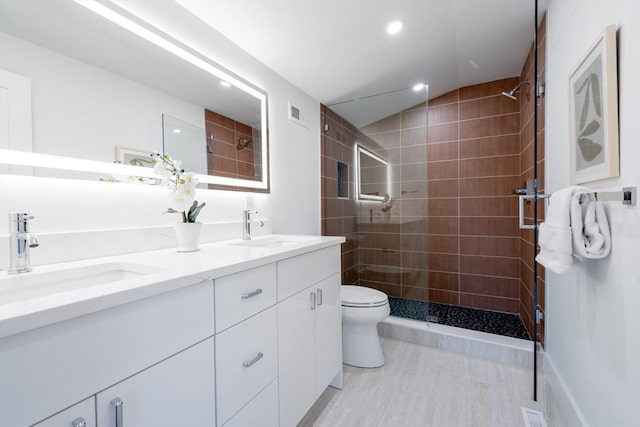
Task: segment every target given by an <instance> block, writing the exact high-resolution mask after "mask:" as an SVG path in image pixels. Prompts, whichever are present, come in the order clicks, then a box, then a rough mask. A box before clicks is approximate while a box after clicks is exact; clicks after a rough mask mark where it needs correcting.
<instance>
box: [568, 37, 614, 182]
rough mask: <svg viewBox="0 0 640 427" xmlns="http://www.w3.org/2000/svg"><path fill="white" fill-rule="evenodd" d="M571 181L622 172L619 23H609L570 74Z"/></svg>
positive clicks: (602, 177)
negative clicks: (617, 34) (619, 130)
mask: <svg viewBox="0 0 640 427" xmlns="http://www.w3.org/2000/svg"><path fill="white" fill-rule="evenodd" d="M569 105H570V112H569V121H570V125H569V128H570V137H569V143H570V146H571V163H572V164H571V182H572V183H574V184H581V183H585V182H590V181H597V180H601V179H606V178H613V177H617V176H619V175H620V157H619V140H618V77H617V54H616V26H615V25H608V26H607V27H605V29H604V31H603V32H602V33H601V34H600V36H599V37H598V39H597V40H596V42H595V43H594V44H593V45H592V46H591V48H590V49H589V50H588V52H587V53H586V55H585V56H584V57H583V58H582V59H580V62H579V63H578V65H577V66H576V67H575V68H574V70H573V71H572V72H571V74H570V76H569Z"/></svg>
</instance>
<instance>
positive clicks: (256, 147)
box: [204, 108, 262, 191]
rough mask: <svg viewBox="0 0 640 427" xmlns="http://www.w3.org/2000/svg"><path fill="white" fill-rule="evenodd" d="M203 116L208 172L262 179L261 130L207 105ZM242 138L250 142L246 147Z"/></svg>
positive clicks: (229, 176)
mask: <svg viewBox="0 0 640 427" xmlns="http://www.w3.org/2000/svg"><path fill="white" fill-rule="evenodd" d="M204 117H205V130H206V133H207V168H208V172H209V175H216V176H223V177H228V178H240V179H247V180H252V181H255V180H260V179H261V178H262V163H261V159H262V140H261V132H260V131H257V130H256V129H253V128H252V127H251V126H249V125H246V124H244V123H241V122H238V121H236V120H233V119H231V118H229V117H227V116H223V115H222V114H219V113H216V112H214V111H210V110H207V109H206V108H205V110H204ZM243 141H248V142H247V143H246V144H243V145H244V148H240V147H241V146H242V145H240V143H241V142H243ZM214 153H215V155H214ZM209 188H221V189H233V190H237V189H240V188H241V187H233V186H225V185H209ZM252 191H260V190H252Z"/></svg>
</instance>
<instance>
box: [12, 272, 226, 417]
mask: <svg viewBox="0 0 640 427" xmlns="http://www.w3.org/2000/svg"><path fill="white" fill-rule="evenodd" d="M213 323H214V318H213V283H212V281H207V282H203V283H201V284H198V285H193V286H188V287H186V288H182V289H178V290H175V291H172V292H166V293H163V294H160V295H156V296H153V297H150V298H145V299H142V300H139V301H135V302H131V303H128V304H124V305H121V306H117V307H114V308H110V309H107V310H102V311H98V312H95V313H91V314H88V315H85V316H81V317H77V318H75V319H71V320H67V321H64V322H59V323H55V324H53V325H50V326H46V327H43V328H38V329H34V330H32V331H29V332H25V333H22V334H17V335H12V336H9V337H6V338H3V339H2V340H0V377H1V378H2V381H0V414H2V417H3V418H2V424H3V425H7V426H23V425H31V424H33V423H35V422H37V421H39V420H42V419H44V418H45V417H47V416H49V415H51V414H54V413H56V412H57V411H59V410H60V409H61V408H66V407H69V406H70V405H73V404H74V403H76V402H79V401H81V400H83V399H86V398H87V396H91V395H92V394H94V393H95V392H96V391H97V390H103V389H105V388H107V387H109V386H111V385H113V384H115V383H116V382H118V381H121V380H123V379H124V378H127V377H129V376H131V375H133V374H135V373H137V372H140V371H142V370H143V369H146V368H147V367H149V366H151V365H153V364H155V363H158V362H159V361H161V360H163V359H165V358H167V357H169V356H171V355H173V354H176V353H178V352H180V351H182V350H184V349H185V348H187V347H189V346H191V345H193V344H195V343H197V342H199V341H202V340H203V339H206V338H208V337H211V336H213V333H214V328H213ZM16 384H20V387H16V386H15V385H16Z"/></svg>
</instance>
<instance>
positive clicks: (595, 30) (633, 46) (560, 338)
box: [545, 0, 640, 427]
mask: <svg viewBox="0 0 640 427" xmlns="http://www.w3.org/2000/svg"><path fill="white" fill-rule="evenodd" d="M639 22H640V2H638V1H635V0H628V1H623V0H617V1H595V0H592V1H583V0H571V1H570V0H554V1H553V2H552V3H551V5H550V8H549V11H548V14H547V25H548V27H547V82H546V105H547V111H546V138H545V139H546V150H547V152H546V153H545V163H546V183H547V184H546V186H547V189H548V191H549V192H553V191H556V190H558V189H561V188H563V187H566V186H568V185H570V177H569V173H570V169H569V165H570V161H569V159H570V157H569V144H568V135H569V99H568V97H569V88H568V78H569V74H570V73H571V72H572V70H573V68H574V67H575V66H576V64H577V63H578V62H579V61H580V59H581V58H582V56H583V55H584V54H585V53H586V52H587V50H588V49H589V47H590V46H591V45H592V43H594V42H595V40H596V39H597V37H598V36H599V34H600V33H601V32H602V30H603V29H604V27H605V26H606V25H608V24H616V25H617V27H618V43H619V44H618V68H619V115H620V171H621V175H620V178H616V179H609V180H606V181H600V182H596V183H590V184H589V185H590V186H591V187H592V188H611V189H620V188H621V187H623V186H632V185H635V186H637V185H638V184H640V167H638V164H637V162H638V160H639V159H640V143H639V142H638V138H639V136H640V120H638V116H639V115H640V106H639V105H640V104H638V93H640V79H638V76H639V75H640V55H639V54H638V52H639V47H638V44H639V42H640V25H638V23H639ZM606 210H607V214H608V217H609V220H610V223H611V229H612V238H613V248H612V251H611V255H610V256H609V257H608V258H607V259H605V260H599V261H590V262H588V263H586V264H584V265H581V266H580V268H579V269H578V270H577V271H576V272H574V273H572V274H568V275H564V276H558V275H555V274H553V273H551V272H547V281H546V286H547V288H546V335H545V344H546V350H547V352H548V357H549V359H551V361H552V363H553V365H554V366H555V368H556V370H557V373H558V375H559V377H560V379H561V381H562V382H564V384H565V386H566V388H567V390H568V392H569V394H570V395H571V397H572V399H573V401H574V402H575V406H576V408H575V409H576V410H577V411H578V413H579V415H580V416H581V417H582V419H583V423H584V424H585V425H588V426H593V427H600V426H616V427H623V426H632V425H634V426H637V425H638V416H637V411H638V402H640V400H639V391H640V388H639V384H640V308H639V305H640V268H639V267H638V254H640V206H633V207H626V206H623V205H622V204H621V203H614V202H608V203H606Z"/></svg>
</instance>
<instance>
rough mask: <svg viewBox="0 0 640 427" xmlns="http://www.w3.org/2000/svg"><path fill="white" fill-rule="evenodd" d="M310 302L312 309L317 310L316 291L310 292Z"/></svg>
mask: <svg viewBox="0 0 640 427" xmlns="http://www.w3.org/2000/svg"><path fill="white" fill-rule="evenodd" d="M309 303H310V304H311V310H315V309H316V293H315V292H311V293H310V294H309Z"/></svg>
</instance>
